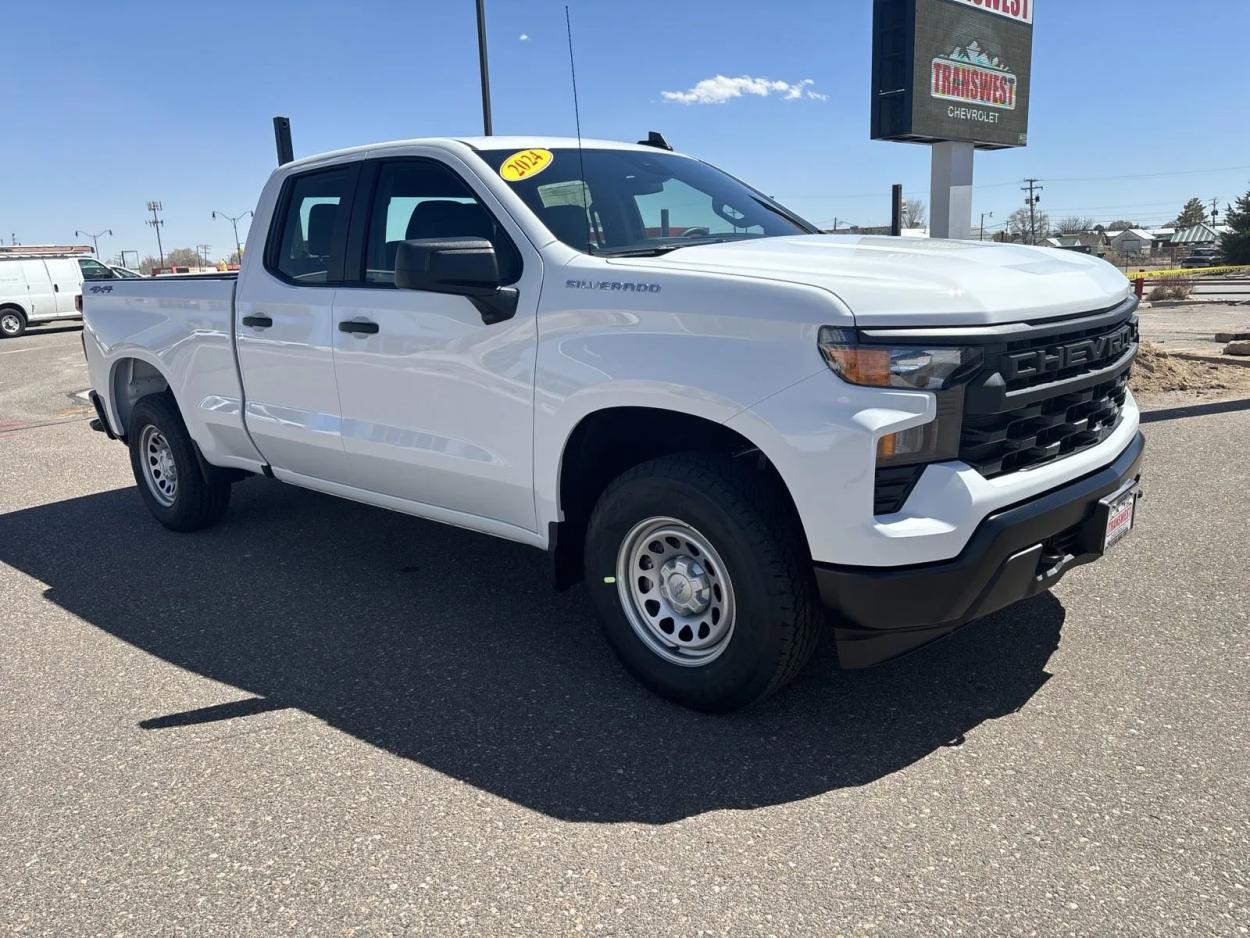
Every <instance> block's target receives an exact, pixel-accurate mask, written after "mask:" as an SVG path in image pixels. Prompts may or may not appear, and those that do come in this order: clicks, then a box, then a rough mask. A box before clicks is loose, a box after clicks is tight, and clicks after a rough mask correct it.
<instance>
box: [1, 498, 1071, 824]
mask: <svg viewBox="0 0 1250 938" xmlns="http://www.w3.org/2000/svg"><path fill="white" fill-rule="evenodd" d="M234 494H235V501H234V505H233V506H232V508H231V511H230V514H229V515H228V516H227V518H226V520H225V521H224V522H223V523H222V524H221V525H219V526H218V527H217V528H214V529H213V530H210V531H205V532H201V533H199V534H194V535H179V534H174V533H171V532H168V531H166V530H164V529H163V528H161V527H160V526H159V525H158V524H157V523H156V522H155V521H154V520H152V519H151V517H150V516H149V515H148V514H147V512H146V511H145V510H144V509H143V507H142V504H141V503H140V500H139V496H138V494H137V493H136V491H135V490H134V489H133V488H128V489H119V490H115V491H111V492H104V493H100V494H97V495H90V496H85V497H82V498H75V499H70V500H66V501H61V502H56V503H53V504H49V505H44V506H40V507H36V508H30V509H26V510H22V511H16V512H12V513H10V514H6V515H0V561H2V562H4V563H7V564H9V565H10V566H12V567H14V568H16V569H18V570H21V571H23V572H24V573H27V574H29V575H30V576H32V577H35V578H36V579H38V580H40V581H42V582H43V583H46V584H47V586H48V589H47V591H46V593H45V596H46V598H47V599H48V600H49V601H51V602H53V603H55V604H57V605H58V606H61V607H63V608H64V609H66V610H68V611H69V612H71V613H73V614H74V615H76V616H78V617H80V618H81V619H83V620H85V621H86V622H87V623H89V624H91V625H92V626H94V627H96V628H99V629H102V630H104V631H105V632H108V633H110V634H112V635H114V636H116V637H117V638H119V639H122V640H123V641H125V642H128V643H130V644H131V645H134V646H136V647H138V648H140V649H142V650H144V651H146V652H148V653H149V654H152V655H155V656H157V657H159V658H161V659H164V660H165V661H168V662H170V663H172V664H174V665H177V666H178V667H180V668H185V669H188V670H190V671H193V672H196V673H198V674H201V675H204V676H205V677H208V678H212V679H213V680H216V681H221V682H225V683H227V684H230V685H234V686H235V687H238V688H240V689H241V690H242V691H244V694H241V695H240V696H241V697H244V698H245V699H242V700H240V701H237V702H234V703H224V704H222V705H219V706H214V707H209V708H205V709H200V710H186V709H185V708H184V706H182V704H183V702H182V701H179V700H167V701H162V703H161V705H160V707H161V709H163V710H164V712H154V713H152V714H151V716H150V718H148V719H145V720H144V721H143V722H142V723H141V724H140V726H141V727H143V729H141V730H137V732H144V733H147V732H153V733H158V732H159V733H169V734H174V733H178V732H180V729H179V728H180V727H185V726H187V725H189V724H195V723H201V722H206V721H210V720H222V719H230V720H235V721H238V722H239V723H240V724H243V723H244V722H245V721H246V720H247V719H248V717H249V716H250V715H252V714H256V713H260V712H263V711H265V710H272V709H280V708H298V709H300V710H304V711H306V712H308V713H310V714H313V715H315V716H316V717H318V718H319V719H321V720H324V721H326V722H327V723H329V724H330V725H332V726H334V727H336V728H338V729H340V730H342V731H343V732H346V733H349V734H351V735H352V736H354V737H356V738H358V739H360V740H362V741H364V742H366V743H368V744H370V745H372V746H378V747H381V748H382V749H385V750H387V751H389V752H391V753H394V754H395V755H397V756H401V757H403V758H406V759H413V760H416V761H418V762H420V763H422V764H424V765H427V766H429V767H431V768H433V769H436V770H437V771H439V772H442V773H445V774H446V775H449V776H452V777H454V778H457V779H461V780H463V781H465V782H466V783H468V784H470V785H474V786H476V787H478V788H480V789H482V790H484V791H487V792H490V793H491V794H494V795H497V796H500V797H503V798H507V799H509V800H511V801H513V802H516V803H518V804H520V805H524V806H525V807H528V808H531V809H533V810H535V811H539V812H542V813H543V814H546V815H549V816H552V817H555V818H560V819H563V820H570V821H580V822H615V821H635V822H640V823H646V824H663V823H667V822H671V821H676V820H680V819H682V818H686V817H690V816H692V815H697V814H700V813H703V812H706V811H714V810H720V809H747V808H753V807H757V806H761V805H772V804H778V803H784V802H790V801H794V800H798V799H803V798H808V797H811V796H813V795H818V794H821V793H824V792H827V791H830V790H832V789H837V788H842V787H846V786H856V785H864V784H867V783H869V782H872V781H874V780H876V779H879V778H881V777H883V776H885V775H888V774H890V773H892V772H896V771H898V770H899V769H902V768H905V767H906V766H908V765H910V764H911V763H913V762H916V761H917V760H919V759H921V758H923V757H924V756H926V755H928V754H929V753H931V752H933V751H935V750H936V749H938V748H940V747H942V746H947V745H959V744H961V743H962V742H963V739H964V736H965V734H967V733H968V732H970V731H971V730H972V729H974V728H975V727H976V726H977V725H978V724H980V723H981V722H983V721H985V720H988V719H993V718H996V717H1001V716H1004V715H1007V714H1010V713H1012V712H1014V711H1016V710H1018V709H1019V708H1020V707H1021V706H1023V705H1024V704H1025V703H1026V702H1027V701H1028V700H1029V698H1030V697H1031V696H1032V695H1033V694H1034V693H1035V692H1036V691H1037V690H1038V689H1039V688H1040V687H1041V686H1042V684H1043V683H1045V681H1046V680H1047V678H1048V675H1047V674H1046V672H1045V670H1044V668H1045V665H1046V662H1047V659H1048V658H1049V657H1050V655H1051V653H1052V652H1053V651H1054V649H1055V647H1056V645H1057V644H1058V641H1059V633H1060V629H1061V626H1062V624H1063V619H1064V611H1063V607H1062V606H1061V605H1060V603H1059V602H1058V600H1056V599H1054V598H1053V597H1051V596H1048V595H1044V596H1040V597H1037V598H1036V599H1034V600H1031V601H1029V602H1027V603H1024V604H1021V605H1019V606H1017V607H1015V608H1014V609H1010V610H1007V611H1006V612H1005V613H1000V614H998V615H996V616H993V617H991V618H989V619H987V620H985V621H983V622H980V623H977V624H974V625H972V626H970V627H969V628H967V629H964V630H963V631H962V632H961V633H959V634H957V635H956V636H954V637H953V638H951V639H950V640H948V641H946V642H944V643H941V644H939V645H937V646H933V647H931V648H929V649H927V650H924V651H922V652H920V653H918V654H916V655H914V656H912V657H911V658H909V659H905V660H903V661H900V662H896V663H894V664H891V665H887V666H884V667H881V668H877V669H874V670H870V671H860V672H841V671H838V670H837V669H836V664H835V655H834V653H833V650H832V647H831V644H830V643H826V644H825V645H824V646H823V647H822V648H821V650H820V651H819V652H818V654H817V659H816V661H815V662H814V663H813V665H812V666H811V667H810V668H809V669H808V671H807V672H806V673H805V674H804V675H803V676H802V677H801V678H800V680H799V681H797V682H796V683H795V684H793V685H792V686H791V687H790V688H789V689H787V690H785V691H783V692H782V693H780V694H779V695H777V696H775V697H773V698H772V699H770V700H768V701H766V702H764V703H763V704H761V705H759V706H757V707H755V708H752V709H750V710H748V711H745V712H742V713H738V714H735V715H732V716H727V717H713V716H705V715H701V714H696V713H692V712H688V711H685V710H682V709H680V708H678V707H674V706H671V705H669V704H667V703H665V702H664V701H662V700H659V699H657V698H655V697H653V696H651V695H650V694H649V693H648V692H646V691H645V690H643V689H642V688H641V687H639V686H638V685H636V684H635V683H634V682H633V680H632V679H631V678H630V677H629V675H628V674H627V673H626V672H625V671H624V670H623V669H622V668H621V667H620V666H619V665H618V664H617V663H616V660H615V658H614V657H613V656H612V654H611V652H610V651H609V649H608V647H607V645H606V643H605V642H604V641H603V640H602V638H601V637H600V635H599V632H598V628H597V625H596V623H595V621H594V618H593V614H592V613H591V612H590V611H589V601H588V598H587V597H586V595H585V593H584V590H585V587H584V586H583V587H579V588H577V589H575V590H573V591H571V592H569V593H566V594H557V593H554V592H553V591H552V589H551V586H550V575H549V572H548V566H547V559H546V557H545V556H544V555H543V554H541V553H540V552H538V551H535V550H532V549H529V548H525V547H522V546H519V545H513V544H509V543H506V542H503V541H499V540H495V539H492V538H488V537H485V536H480V535H476V534H472V533H469V532H465V531H459V530H456V529H453V528H448V527H444V526H440V525H436V524H432V523H426V522H422V521H418V520H415V519H412V518H407V517H404V516H401V515H397V514H393V513H389V512H384V511H381V510H376V509H373V508H368V507H365V506H362V505H357V504H354V503H350V502H346V501H342V500H339V499H334V498H331V497H328V496H321V495H317V494H314V493H311V492H306V491H302V490H299V489H295V488H291V487H288V486H284V485H281V484H279V483H275V482H270V481H266V480H260V479H257V480H251V481H248V482H246V483H244V484H241V485H239V486H236V488H235V493H234ZM122 679H124V678H122V677H119V680H122ZM249 695H250V696H249ZM256 698H261V699H256ZM99 705H100V706H107V701H101V702H100V704H99Z"/></svg>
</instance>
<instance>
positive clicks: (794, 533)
mask: <svg viewBox="0 0 1250 938" xmlns="http://www.w3.org/2000/svg"><path fill="white" fill-rule="evenodd" d="M792 514H793V513H792V511H791V510H790V509H789V506H788V505H785V504H783V503H782V499H781V498H780V497H779V495H778V494H777V493H775V492H773V491H772V490H771V488H770V486H769V485H768V484H766V480H764V479H762V478H761V477H760V476H759V475H758V473H755V472H752V471H750V470H749V469H747V468H745V467H743V466H740V465H738V464H736V463H735V462H734V461H732V460H730V459H728V458H726V457H721V456H718V455H714V454H701V453H692V454H687V455H680V456H668V457H663V458H661V459H656V460H652V461H651V462H648V463H644V464H643V465H640V466H638V467H636V468H634V469H631V470H630V471H629V472H627V473H625V474H624V475H622V476H621V477H620V478H618V479H617V480H616V481H615V482H613V483H612V484H611V485H610V486H609V487H608V489H607V490H606V491H605V492H604V493H603V495H602V497H601V498H600V499H599V502H598V504H597V505H596V506H595V509H594V513H593V514H592V516H591V520H590V525H589V528H588V530H587V536H586V554H585V556H586V580H587V582H588V584H589V586H590V589H591V591H592V595H593V597H594V601H595V604H596V606H597V608H598V611H599V615H600V619H601V620H602V622H603V626H604V631H605V634H606V635H607V637H608V640H609V641H610V642H611V644H612V646H613V648H614V649H615V650H616V652H617V654H618V655H619V656H620V658H621V660H622V661H623V662H624V663H625V665H626V667H628V668H629V669H630V671H632V672H633V674H634V675H635V676H636V677H637V678H638V679H639V680H640V681H642V682H643V683H644V684H646V685H647V686H648V687H650V688H651V689H652V690H654V691H655V692H656V693H658V694H660V695H661V696H664V697H667V698H668V699H670V700H673V701H676V702H677V703H680V704H683V705H685V706H688V707H693V708H695V709H699V710H708V711H728V710H733V709H736V708H738V707H742V706H745V705H747V704H750V703H753V702H754V701H756V700H760V699H761V698H763V697H766V696H767V695H769V694H770V693H772V692H773V691H775V690H777V689H778V688H780V687H782V686H784V685H785V684H786V683H788V682H789V681H790V680H791V679H792V678H793V677H794V676H795V675H796V674H798V672H799V670H800V669H801V668H802V667H803V665H804V664H805V663H806V662H807V660H808V659H809V658H810V657H811V654H812V651H813V650H814V648H815V645H816V639H817V636H818V634H819V629H820V625H821V623H822V622H823V619H824V614H823V610H822V608H821V606H820V601H819V597H818V595H817V592H816V586H815V582H814V579H813V576H812V570H811V563H810V561H809V560H808V559H807V556H806V550H805V548H804V546H803V539H802V532H801V531H800V530H798V525H797V523H796V522H795V521H794V520H793V519H792Z"/></svg>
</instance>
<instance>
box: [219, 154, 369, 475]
mask: <svg viewBox="0 0 1250 938" xmlns="http://www.w3.org/2000/svg"><path fill="white" fill-rule="evenodd" d="M357 172H358V164H356V163H339V164H336V165H334V166H331V167H328V168H324V169H314V170H310V171H308V172H304V173H299V174H296V175H292V176H289V177H287V179H286V180H285V182H284V184H283V188H282V191H281V193H280V194H279V196H278V199H277V202H276V206H275V210H274V213H273V216H272V219H271V224H270V225H269V233H268V238H267V242H266V245H265V249H264V257H263V260H262V261H261V262H260V263H252V264H247V265H245V270H244V274H243V277H242V278H241V279H240V281H239V285H238V289H237V290H236V302H235V323H234V328H235V337H236V344H237V348H238V355H239V368H240V371H241V373H242V379H243V390H244V397H245V401H246V404H245V415H246V423H247V428H248V431H249V432H250V434H251V436H252V440H253V442H254V443H255V444H256V447H257V448H258V449H259V450H260V452H261V453H262V455H263V456H264V457H265V460H266V461H267V462H268V463H269V464H270V465H271V466H272V467H273V468H274V471H275V473H280V472H285V473H292V474H296V475H299V476H304V477H308V478H312V479H322V480H327V481H334V482H341V481H343V479H344V468H343V467H344V459H343V440H342V431H341V415H340V413H339V402H338V392H337V388H336V385H335V378H334V358H333V345H334V335H335V333H334V324H333V320H332V308H333V303H334V293H335V290H336V289H337V286H338V284H339V282H340V280H341V279H342V270H343V242H344V238H345V236H346V231H347V219H348V213H349V212H350V209H351V200H352V193H353V190H354V187H355V184H356V177H357ZM258 260H260V259H258Z"/></svg>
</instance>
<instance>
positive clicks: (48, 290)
mask: <svg viewBox="0 0 1250 938" xmlns="http://www.w3.org/2000/svg"><path fill="white" fill-rule="evenodd" d="M17 263H18V264H20V265H21V269H22V277H23V278H24V279H25V281H26V296H27V306H26V314H27V317H28V318H29V319H31V320H36V319H55V318H56V293H54V292H53V290H52V278H51V277H49V276H48V268H47V267H45V266H44V263H43V261H41V260H29V261H18V262H17Z"/></svg>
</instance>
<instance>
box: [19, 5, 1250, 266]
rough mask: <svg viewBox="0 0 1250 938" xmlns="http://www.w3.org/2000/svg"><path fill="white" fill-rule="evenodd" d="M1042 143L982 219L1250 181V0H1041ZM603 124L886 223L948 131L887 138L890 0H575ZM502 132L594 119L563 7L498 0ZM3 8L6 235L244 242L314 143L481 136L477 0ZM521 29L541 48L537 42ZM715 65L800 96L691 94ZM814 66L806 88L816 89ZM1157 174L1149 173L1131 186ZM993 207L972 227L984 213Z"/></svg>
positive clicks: (1106, 207)
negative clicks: (877, 35) (254, 217)
mask: <svg viewBox="0 0 1250 938" xmlns="http://www.w3.org/2000/svg"><path fill="white" fill-rule="evenodd" d="M1035 5H1036V7H1038V8H1039V9H1038V11H1037V14H1036V20H1035V37H1034V52H1033V61H1034V66H1033V88H1032V95H1033V98H1032V107H1031V114H1030V126H1029V137H1030V141H1031V142H1030V145H1029V146H1028V147H1026V148H1024V149H1020V150H1014V151H1002V152H995V153H982V154H978V155H977V158H976V183H977V189H976V194H975V198H974V212H975V213H977V214H979V213H980V212H982V211H986V212H991V211H992V212H993V213H994V219H993V222H991V223H990V224H993V223H998V222H1001V221H1003V220H1004V219H1005V218H1006V216H1007V214H1008V213H1009V212H1011V211H1012V210H1013V209H1014V208H1016V207H1017V206H1019V205H1020V204H1021V201H1022V195H1021V193H1020V192H1019V189H1018V187H1019V180H1020V179H1022V178H1023V177H1025V176H1036V177H1040V178H1042V179H1043V180H1044V182H1043V184H1044V186H1045V191H1044V193H1043V196H1042V203H1041V207H1042V208H1043V209H1046V210H1048V211H1049V212H1050V215H1051V217H1052V219H1055V218H1057V217H1059V216H1063V215H1069V214H1081V215H1092V216H1094V217H1095V219H1096V220H1101V221H1111V220H1112V219H1114V218H1119V217H1128V218H1130V219H1133V220H1137V221H1140V222H1141V223H1143V224H1162V223H1163V222H1165V221H1167V220H1168V219H1169V218H1170V217H1172V216H1173V215H1175V213H1176V212H1177V211H1178V210H1179V208H1180V206H1181V204H1182V203H1183V202H1184V200H1185V199H1187V198H1188V197H1189V196H1191V195H1197V196H1200V197H1202V198H1204V199H1210V198H1211V197H1212V196H1218V197H1219V198H1220V204H1221V209H1222V208H1223V203H1225V202H1230V201H1232V199H1233V198H1234V197H1235V196H1236V195H1238V194H1240V193H1242V192H1245V191H1246V190H1247V189H1250V69H1248V68H1247V67H1246V62H1245V56H1246V54H1247V42H1248V40H1247V38H1246V37H1247V35H1250V3H1247V2H1242V0H1237V2H1227V0H1190V2H1187V3H1181V2H1179V0H1036V4H1035ZM570 7H571V10H572V15H573V32H574V41H575V45H576V53H577V65H578V79H579V86H580V94H581V108H582V132H583V134H584V135H586V136H596V137H608V138H616V139H626V140H636V139H638V138H639V137H641V136H644V135H645V133H646V131H648V130H652V129H657V130H662V131H663V132H664V133H665V135H666V136H667V137H668V138H669V140H670V141H672V142H673V144H674V145H675V146H676V147H677V148H678V149H679V150H682V151H684V152H687V153H691V154H694V155H697V156H700V157H702V158H704V159H707V160H709V161H711V162H713V163H716V164H718V165H720V166H723V167H724V168H725V169H727V170H729V171H730V172H733V173H734V174H735V175H739V176H741V177H743V178H745V179H747V180H748V181H750V182H752V183H754V184H755V185H757V186H759V187H760V188H761V189H763V190H764V191H766V192H769V193H770V194H773V195H775V196H777V197H778V198H780V199H781V200H782V201H784V202H786V203H787V204H789V205H790V206H792V207H793V208H794V209H796V210H797V211H799V212H800V213H801V214H803V215H805V216H806V217H808V218H809V219H811V220H812V221H815V222H817V223H819V224H822V225H827V224H829V223H831V222H832V221H833V219H834V218H835V217H836V218H839V219H843V220H849V221H850V222H852V223H858V224H883V223H885V222H887V221H888V214H889V207H888V206H889V187H890V184H891V183H893V182H901V183H903V185H904V187H905V191H906V192H907V194H909V195H912V196H919V197H920V198H923V199H925V200H926V201H927V200H928V175H929V153H928V149H927V148H926V147H920V146H912V145H905V144H898V143H885V142H873V141H870V140H869V139H868V100H869V93H868V81H869V63H870V39H871V37H870V30H871V8H872V4H871V2H870V0H793V2H788V0H774V2H771V3H760V2H758V0H749V2H748V0H718V2H703V0H680V2H677V0H666V2H654V0H631V2H629V3H608V2H602V0H594V2H591V0H572V2H570ZM487 8H488V18H489V26H490V49H491V68H492V75H491V78H492V91H493V96H494V115H495V130H496V132H497V133H551V134H571V133H572V132H573V128H574V123H573V109H572V95H571V91H570V84H569V73H568V54H567V49H566V46H565V33H564V4H563V3H562V2H550V0H488V2H487ZM201 9H202V10H203V12H198V11H197V8H196V7H194V6H187V5H177V4H175V5H171V4H169V3H147V2H143V0H128V2H116V3H113V4H107V5H106V4H100V3H98V2H94V3H87V2H82V0H64V2H57V3H53V2H19V0H10V2H8V3H6V4H5V10H4V32H5V35H6V36H8V37H12V38H16V40H17V41H16V42H7V43H6V44H5V46H6V51H5V59H4V62H5V65H4V80H3V81H2V82H0V114H2V115H3V121H2V123H0V126H3V127H4V128H5V131H6V133H5V137H4V142H3V146H0V238H3V239H4V240H5V242H6V243H7V241H8V239H9V237H10V234H11V233H16V234H17V236H18V239H19V240H20V241H22V242H24V243H36V242H48V241H57V242H65V241H73V240H82V239H75V238H74V236H73V232H74V230H75V229H79V228H81V229H86V230H90V231H98V230H100V229H103V228H112V229H113V231H114V236H113V237H112V238H107V237H106V238H105V239H103V240H102V241H101V253H103V254H104V255H105V256H106V257H107V256H114V255H116V254H117V252H118V251H119V250H121V249H123V248H127V249H134V250H138V251H139V252H140V253H141V254H148V253H155V248H156V242H155V238H154V236H153V234H152V230H151V229H150V228H148V227H145V225H144V223H143V222H144V218H145V212H144V204H145V202H146V201H147V200H148V199H160V200H161V201H162V202H163V203H164V206H165V213H164V217H165V220H166V227H165V229H164V243H165V245H166V247H167V248H168V247H171V246H188V245H193V244H196V243H208V244H210V245H212V253H213V255H214V256H224V255H225V254H227V253H228V252H229V250H231V249H232V248H233V244H232V241H233V235H232V234H231V231H230V226H229V224H228V223H226V222H223V221H213V220H212V219H211V218H210V212H212V211H213V210H214V209H216V210H220V211H225V212H228V213H230V214H237V213H239V212H242V211H245V210H246V209H249V208H251V207H252V206H253V203H254V201H255V198H256V195H257V193H258V191H259V189H260V187H261V184H262V183H263V181H264V179H265V177H266V175H267V174H268V173H269V172H270V170H271V169H272V168H273V164H274V151H273V140H272V129H271V124H270V119H271V117H272V116H273V115H274V114H287V115H289V116H290V117H291V119H292V123H293V127H294V138H295V152H296V155H297V156H302V155H308V154H311V153H315V152H318V151H321V150H327V149H333V148H335V147H340V146H351V145H355V144H359V143H367V142H371V141H377V140H388V139H395V138H402V137H413V136H422V135H453V134H475V133H479V132H480V130H481V112H480V99H479V91H478V84H477V58H476V53H477V50H476V34H475V31H474V29H475V27H474V17H473V0H408V2H398V0H390V2H381V0H378V2H374V0H353V2H351V3H347V2H343V3H330V2H324V0H308V2H299V3H296V2H277V0H255V2H247V3H243V2H232V0H224V2H217V3H213V4H207V5H204V6H203V7H202V8H201ZM522 36H526V37H528V38H526V39H522V38H521V37H522ZM717 75H724V76H729V77H738V76H750V77H752V78H756V79H761V78H762V79H768V80H769V81H771V82H785V83H787V85H790V86H798V89H799V90H798V92H797V93H790V94H789V96H788V95H787V91H786V90H785V89H780V88H779V87H778V88H776V89H774V90H772V91H771V93H770V94H768V95H763V96H761V95H743V96H741V97H737V98H733V99H731V100H728V101H727V102H725V103H722V104H701V103H691V104H685V103H680V102H679V101H673V100H666V99H665V97H664V92H665V91H669V92H683V91H688V90H689V89H691V88H693V87H695V86H696V85H697V83H698V82H700V81H701V80H704V79H709V78H713V77H714V76H717ZM807 81H810V84H802V83H803V82H807ZM1129 177H1135V178H1129ZM974 221H975V219H974Z"/></svg>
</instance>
